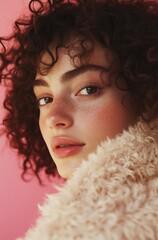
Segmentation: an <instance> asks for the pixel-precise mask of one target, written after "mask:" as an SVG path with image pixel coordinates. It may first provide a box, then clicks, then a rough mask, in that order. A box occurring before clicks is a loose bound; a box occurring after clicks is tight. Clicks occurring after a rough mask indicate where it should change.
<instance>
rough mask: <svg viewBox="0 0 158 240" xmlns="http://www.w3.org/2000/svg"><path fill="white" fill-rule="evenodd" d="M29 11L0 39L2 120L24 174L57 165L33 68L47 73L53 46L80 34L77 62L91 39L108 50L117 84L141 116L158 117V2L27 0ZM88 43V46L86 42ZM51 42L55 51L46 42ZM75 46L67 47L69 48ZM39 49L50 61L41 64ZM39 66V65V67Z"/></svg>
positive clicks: (54, 59)
mask: <svg viewBox="0 0 158 240" xmlns="http://www.w3.org/2000/svg"><path fill="white" fill-rule="evenodd" d="M29 10H30V15H28V16H23V17H22V18H20V19H18V20H17V21H16V22H15V25H14V31H13V33H12V34H11V35H10V36H9V37H1V38H0V43H1V51H0V59H1V60H0V75H1V82H3V83H5V85H6V87H7V89H8V90H7V94H6V98H5V100H4V107H5V109H6V110H7V114H6V117H5V119H4V121H3V123H4V126H5V131H6V133H7V136H8V138H9V141H10V144H11V146H12V147H13V148H16V149H17V150H18V153H19V154H22V155H23V156H24V158H23V178H24V175H25V174H26V173H27V172H30V171H32V172H33V173H34V174H35V175H36V176H37V177H38V178H39V180H40V176H39V173H40V170H42V169H45V172H46V174H47V175H48V176H51V175H56V174H57V171H56V166H55V164H54V162H53V161H52V158H51V156H50V154H49V152H48V149H47V146H46V144H45V142H44V140H43V138H42V135H41V133H40V129H39V123H38V121H39V108H38V104H37V100H36V97H35V95H34V92H33V82H34V79H35V76H36V73H37V71H40V72H42V74H46V73H47V71H48V70H49V69H50V68H51V67H53V65H54V64H55V63H56V62H57V60H58V49H59V48H60V47H63V46H65V47H66V46H67V44H68V43H69V41H70V39H71V37H72V36H78V37H79V43H80V48H79V49H78V52H77V55H75V56H72V55H71V51H69V54H70V57H71V58H72V60H73V62H74V64H75V59H76V58H77V59H79V60H80V63H81V64H84V61H85V59H86V57H87V56H89V54H91V52H92V50H93V41H94V40H95V41H97V42H98V43H99V44H101V46H102V47H103V49H109V50H110V52H111V53H112V54H113V55H114V56H115V61H117V65H118V68H117V77H116V80H115V81H116V84H117V87H118V88H121V86H119V85H120V84H119V83H120V79H123V80H124V81H125V83H126V86H127V88H126V90H128V91H130V93H131V96H132V99H133V101H134V102H135V103H136V106H137V108H138V110H139V113H140V116H142V117H143V118H144V120H145V121H147V122H150V121H152V120H154V119H155V118H157V116H158V3H157V2H155V1H147V0H146V1H145V0H144V1H143V0H111V1H108V0H67V1H65V0H47V2H45V1H44V2H42V1H40V0H31V1H30V3H29ZM87 41H88V42H90V43H91V45H90V46H91V47H89V48H88V47H87V44H86V42H87ZM53 42H55V43H56V44H55V46H54V48H55V50H56V51H55V54H53V52H52V51H51V49H50V45H51V44H52V43H53ZM73 47H74V46H73V45H72V46H71V47H70V50H71V49H72V48H73ZM43 52H47V53H48V54H49V56H50V59H51V62H50V63H49V64H48V63H44V62H43V60H42V54H43ZM41 64H42V66H43V67H42V68H41V67H39V66H41Z"/></svg>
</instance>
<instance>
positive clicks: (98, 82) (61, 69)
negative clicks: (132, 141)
mask: <svg viewBox="0 0 158 240" xmlns="http://www.w3.org/2000/svg"><path fill="white" fill-rule="evenodd" d="M44 58H45V60H47V58H48V56H47V55H46V54H45V55H44ZM108 67H109V62H108V61H107V59H106V55H105V51H104V50H103V48H102V47H100V46H98V45H96V47H95V49H94V52H93V54H92V55H91V57H90V58H89V60H88V62H87V64H85V65H84V66H81V67H79V68H75V67H74V66H73V64H72V61H71V60H70V58H69V56H68V54H67V50H66V49H65V48H62V49H60V51H59V59H58V61H57V63H56V64H55V65H54V66H53V68H52V69H51V70H50V71H49V72H48V74H47V75H46V76H43V75H40V74H37V76H36V80H35V86H34V92H35V95H36V96H37V99H38V101H39V108H40V118H39V125H40V129H41V133H42V135H43V138H44V140H45V142H46V145H47V147H48V149H49V152H50V154H51V156H52V158H53V160H54V162H55V164H56V166H57V169H58V172H59V174H60V175H61V176H62V177H64V178H70V176H71V175H72V173H73V171H74V169H75V168H77V167H78V166H80V164H81V162H82V161H83V160H84V159H85V160H86V158H87V156H88V154H89V153H91V152H93V151H95V150H96V148H97V146H98V144H99V143H100V142H102V141H104V140H105V139H106V138H107V137H109V138H114V137H115V136H116V135H117V134H120V133H121V132H122V131H123V129H127V128H128V126H129V125H130V124H133V123H134V122H135V121H136V118H137V116H136V113H135V110H134V108H133V106H132V104H131V103H130V101H129V103H128V104H127V106H126V107H125V106H123V105H122V98H123V96H124V95H125V94H127V93H125V92H123V91H120V90H119V89H117V88H116V86H115V85H114V84H109V82H110V79H109V78H110V76H109V72H108V71H107V68H108Z"/></svg>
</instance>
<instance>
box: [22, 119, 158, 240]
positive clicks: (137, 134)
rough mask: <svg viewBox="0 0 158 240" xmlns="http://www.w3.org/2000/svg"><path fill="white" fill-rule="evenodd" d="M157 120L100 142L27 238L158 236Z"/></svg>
mask: <svg viewBox="0 0 158 240" xmlns="http://www.w3.org/2000/svg"><path fill="white" fill-rule="evenodd" d="M157 123H158V122H157ZM157 123H156V122H155V123H154V124H153V130H152V129H151V128H150V127H149V126H147V125H146V124H144V123H143V122H141V121H139V122H138V124H137V125H136V126H135V127H130V128H129V130H128V131H124V132H123V134H122V135H120V136H117V137H116V138H115V139H114V140H106V141H105V142H103V143H102V144H101V145H100V146H98V149H97V152H96V153H93V154H91V155H89V158H88V160H87V161H83V164H82V165H81V166H80V167H79V168H78V169H77V170H76V171H75V172H74V175H73V177H72V178H71V179H70V180H68V182H67V183H66V184H65V185H64V187H62V188H61V189H60V190H59V193H57V194H55V195H53V194H52V195H49V196H48V198H47V200H46V203H45V204H44V206H42V207H40V210H41V217H40V218H39V219H38V220H37V222H36V225H35V226H33V227H32V228H31V229H30V230H29V231H28V232H27V234H26V236H25V237H24V238H21V240H22V239H23V240H81V239H83V240H90V239H91V240H92V239H93V240H125V239H126V240H156V239H158V131H157V130H156V129H158V126H156V124H157Z"/></svg>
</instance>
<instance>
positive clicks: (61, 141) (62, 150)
mask: <svg viewBox="0 0 158 240" xmlns="http://www.w3.org/2000/svg"><path fill="white" fill-rule="evenodd" d="M84 145H85V144H84V143H81V142H79V141H76V140H75V139H73V138H70V137H67V136H59V137H54V138H53V142H52V148H53V154H54V157H57V158H65V157H69V156H73V155H75V154H77V153H79V152H80V151H81V150H82V148H83V146H84Z"/></svg>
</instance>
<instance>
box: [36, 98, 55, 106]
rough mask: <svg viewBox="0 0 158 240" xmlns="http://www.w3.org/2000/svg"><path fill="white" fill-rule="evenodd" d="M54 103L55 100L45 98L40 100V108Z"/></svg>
mask: <svg viewBox="0 0 158 240" xmlns="http://www.w3.org/2000/svg"><path fill="white" fill-rule="evenodd" d="M52 101H53V98H51V97H43V98H40V99H39V100H38V104H39V106H44V105H46V104H48V103H51V102H52Z"/></svg>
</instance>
